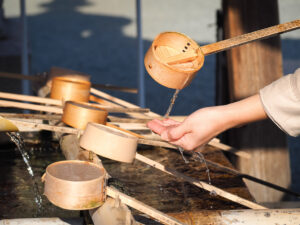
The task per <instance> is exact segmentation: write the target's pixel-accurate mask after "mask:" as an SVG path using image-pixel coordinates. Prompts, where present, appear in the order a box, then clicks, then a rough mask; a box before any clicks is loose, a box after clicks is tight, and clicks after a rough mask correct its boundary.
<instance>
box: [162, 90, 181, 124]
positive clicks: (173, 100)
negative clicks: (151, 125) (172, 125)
mask: <svg viewBox="0 0 300 225" xmlns="http://www.w3.org/2000/svg"><path fill="white" fill-rule="evenodd" d="M179 91H180V89H176V91H175V93H174V94H173V97H172V98H171V101H170V105H169V108H168V110H167V112H166V114H165V115H164V118H166V119H167V118H168V117H169V115H170V113H171V111H172V109H173V106H174V103H175V100H176V98H177V97H178V93H179Z"/></svg>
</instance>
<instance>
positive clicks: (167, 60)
mask: <svg viewBox="0 0 300 225" xmlns="http://www.w3.org/2000/svg"><path fill="white" fill-rule="evenodd" d="M299 28H300V20H294V21H291V22H287V23H283V24H279V25H275V26H271V27H268V28H265V29H261V30H258V31H254V32H251V33H248V34H244V35H241V36H237V37H234V38H230V39H227V40H223V41H219V42H216V43H212V44H209V45H205V46H201V47H200V46H199V45H198V44H197V43H196V42H195V41H193V40H192V39H191V38H189V37H187V36H186V35H184V34H181V33H177V32H164V33H161V34H159V35H158V36H157V37H156V38H155V39H154V41H153V43H152V45H151V47H150V48H149V49H148V51H147V53H146V55H145V59H144V64H145V67H146V70H147V71H148V73H149V74H150V76H151V77H152V78H153V79H154V80H155V81H157V82H158V83H160V84H161V85H164V86H166V87H168V88H174V89H183V88H185V87H186V86H188V85H189V84H190V83H191V81H192V79H193V78H194V76H195V75H196V73H197V71H198V70H200V69H201V67H202V66H203V63H204V57H205V56H206V55H210V54H213V53H217V52H221V51H225V50H228V49H231V48H233V47H237V46H240V45H243V44H247V43H250V42H252V41H256V40H261V39H265V38H268V37H271V36H274V35H277V34H281V33H285V32H288V31H292V30H295V29H299Z"/></svg>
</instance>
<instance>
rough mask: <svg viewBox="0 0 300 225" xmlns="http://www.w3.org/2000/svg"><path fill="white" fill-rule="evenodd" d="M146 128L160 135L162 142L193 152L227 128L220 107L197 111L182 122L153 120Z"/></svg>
mask: <svg viewBox="0 0 300 225" xmlns="http://www.w3.org/2000/svg"><path fill="white" fill-rule="evenodd" d="M147 126H148V127H149V128H150V129H151V130H152V131H153V132H155V133H157V134H159V135H161V138H162V139H163V140H166V141H168V142H170V143H172V144H175V145H178V146H180V147H182V148H184V149H185V150H194V149H195V148H197V147H200V146H203V145H205V144H207V143H208V142H209V141H210V140H211V139H212V138H214V137H215V136H216V135H218V134H219V133H220V132H222V131H223V130H225V129H226V128H227V127H226V124H225V123H224V120H223V114H222V109H221V106H216V107H209V108H203V109H199V110H197V111H195V112H194V113H192V114H191V115H190V116H188V117H187V118H186V119H185V120H184V121H183V122H178V121H175V120H171V119H164V120H159V119H154V120H152V121H150V122H148V124H147Z"/></svg>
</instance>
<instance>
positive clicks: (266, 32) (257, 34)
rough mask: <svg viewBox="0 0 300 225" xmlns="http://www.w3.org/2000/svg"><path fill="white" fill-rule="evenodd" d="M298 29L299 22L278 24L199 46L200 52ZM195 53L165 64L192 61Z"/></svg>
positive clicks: (212, 50) (234, 45)
mask: <svg viewBox="0 0 300 225" xmlns="http://www.w3.org/2000/svg"><path fill="white" fill-rule="evenodd" d="M299 28H300V20H294V21H291V22H287V23H283V24H278V25H275V26H271V27H268V28H264V29H261V30H257V31H253V32H251V33H247V34H243V35H240V36H237V37H233V38H230V39H226V40H223V41H219V42H215V43H212V44H208V45H204V46H201V47H200V49H201V52H202V53H203V55H204V56H206V55H210V54H213V53H218V52H221V51H225V50H228V49H231V48H234V47H237V46H240V45H243V44H247V43H250V42H253V41H257V40H261V39H265V38H268V37H271V36H274V35H277V34H281V33H285V32H288V31H292V30H296V29H299ZM195 54H196V53H195V51H187V52H184V53H180V54H178V55H174V56H170V57H168V58H167V59H166V60H165V63H167V64H169V65H172V64H177V63H184V62H188V61H192V60H193V59H194V58H195Z"/></svg>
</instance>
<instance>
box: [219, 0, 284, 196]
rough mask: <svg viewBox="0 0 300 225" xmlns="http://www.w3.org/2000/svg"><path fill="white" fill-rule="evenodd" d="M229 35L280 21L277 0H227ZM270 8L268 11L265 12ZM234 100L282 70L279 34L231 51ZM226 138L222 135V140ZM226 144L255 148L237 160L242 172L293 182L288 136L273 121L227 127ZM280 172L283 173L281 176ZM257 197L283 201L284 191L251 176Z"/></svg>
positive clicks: (248, 93)
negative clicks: (258, 182) (256, 180)
mask: <svg viewBox="0 0 300 225" xmlns="http://www.w3.org/2000/svg"><path fill="white" fill-rule="evenodd" d="M223 11H224V12H223V14H224V35H225V37H224V38H225V39H227V38H232V37H236V36H238V35H241V34H244V33H248V32H252V31H255V30H258V29H261V28H264V27H269V26H272V25H275V24H278V23H279V17H278V4H277V1H273V0H266V1H259V0H252V1H247V0H224V1H223ZM266 12H268V13H266ZM227 63H228V64H227V66H228V70H227V72H228V80H229V87H227V89H229V96H230V99H229V101H230V102H234V101H237V100H240V99H243V98H246V97H248V96H250V95H253V94H256V93H257V92H258V91H259V89H261V88H262V87H264V86H266V85H267V84H269V83H271V82H272V81H274V80H276V79H278V78H280V77H281V76H282V56H281V48H280V38H279V37H278V36H277V37H273V38H271V39H268V40H262V41H257V42H253V43H250V44H247V45H243V46H240V47H237V48H234V49H231V50H229V51H227ZM223 142H224V141H223ZM228 144H229V145H230V146H234V147H235V148H237V149H241V150H243V151H246V152H248V153H249V154H251V160H243V159H242V158H240V159H237V160H236V161H235V166H236V167H237V168H238V169H239V171H240V172H241V173H244V174H249V175H252V176H255V177H258V178H260V179H263V180H266V181H269V182H271V183H274V184H277V185H280V186H283V187H285V188H287V187H288V186H289V184H290V168H289V155H288V149H287V144H286V137H285V135H284V133H283V132H282V131H280V130H279V129H278V128H277V127H276V126H275V125H274V124H273V123H272V122H270V121H263V122H259V123H253V124H251V125H247V126H244V127H241V128H236V129H233V130H232V131H230V132H229V133H228ZM278 174H281V175H280V176H278ZM247 185H248V187H249V189H250V192H251V193H252V194H253V196H254V197H255V199H256V200H257V201H258V202H271V201H279V200H280V199H281V198H282V197H283V194H282V193H281V192H277V191H275V190H270V189H268V188H266V187H264V186H261V185H257V184H255V183H253V182H250V181H247Z"/></svg>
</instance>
